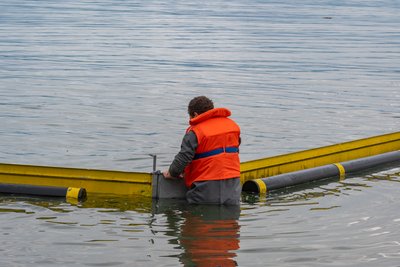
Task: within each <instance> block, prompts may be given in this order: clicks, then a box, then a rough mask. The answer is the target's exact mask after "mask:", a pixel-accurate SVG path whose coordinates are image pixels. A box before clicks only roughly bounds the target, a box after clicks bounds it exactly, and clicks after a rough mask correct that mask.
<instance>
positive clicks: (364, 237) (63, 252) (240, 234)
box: [0, 167, 400, 266]
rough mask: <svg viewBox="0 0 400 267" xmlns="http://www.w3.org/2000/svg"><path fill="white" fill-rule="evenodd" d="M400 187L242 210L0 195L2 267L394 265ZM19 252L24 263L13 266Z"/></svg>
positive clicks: (310, 195) (384, 183) (389, 175)
mask: <svg viewBox="0 0 400 267" xmlns="http://www.w3.org/2000/svg"><path fill="white" fill-rule="evenodd" d="M399 179H400V169H399V168H398V167H394V168H390V169H386V170H383V171H378V170H377V171H372V172H370V173H369V174H365V175H358V174H357V175H354V176H353V177H351V178H348V179H346V180H344V181H339V180H337V179H336V180H325V181H320V182H315V183H310V184H307V185H302V186H298V187H295V188H288V189H285V190H280V191H274V192H272V193H271V194H269V195H267V196H261V197H259V196H255V195H251V194H243V196H242V203H241V206H240V208H238V207H223V206H222V207H220V206H207V205H206V206H202V205H199V206H195V205H188V204H187V203H186V202H185V201H177V200H159V201H153V200H152V199H151V198H146V197H141V196H136V197H135V196H131V197H121V196H115V195H91V197H90V198H88V200H87V201H85V202H83V203H77V204H71V203H67V202H65V201H64V200H61V199H55V198H39V197H20V196H1V197H0V220H1V226H0V234H1V235H2V242H3V243H4V246H3V247H2V248H1V251H2V258H1V259H0V263H1V264H2V265H3V263H4V265H5V266H6V265H7V264H6V263H7V262H8V263H10V262H12V263H15V264H17V265H18V264H20V265H22V266H24V265H27V264H28V263H29V264H34V265H43V263H44V262H46V264H48V265H50V266H56V265H57V266H60V265H62V266H97V265H101V266H132V265H133V266H143V265H152V266H218V265H220V266H266V265H272V266H294V265H298V264H299V263H301V264H302V265H306V266H321V265H325V264H326V265H345V266H350V265H357V266H395V265H396V264H397V261H398V259H399V254H398V251H399V249H400V232H399V229H400V227H399V226H400V224H399V223H400V216H399V215H398V212H397V211H398V207H397V206H398V205H397V203H398V201H400V199H399V196H400V194H398V191H399V190H398V188H397V187H396V185H397V184H398V181H399ZM382 192H384V193H382ZM22 229H23V230H22ZM15 251H23V252H24V254H23V255H20V257H18V259H17V258H16V257H15V255H16V252H15ZM38 255H45V258H46V259H43V258H42V257H39V256H38ZM372 263H373V265H372ZM370 264H371V265H370Z"/></svg>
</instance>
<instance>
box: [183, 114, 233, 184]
mask: <svg viewBox="0 0 400 267" xmlns="http://www.w3.org/2000/svg"><path fill="white" fill-rule="evenodd" d="M230 115H231V112H230V111H229V110H228V109H226V108H214V109H212V110H209V111H207V112H204V113H202V114H200V115H198V116H196V117H195V118H193V119H191V120H190V122H189V123H190V127H189V128H188V129H187V131H186V132H189V131H193V132H194V133H195V134H196V137H197V142H198V146H197V149H196V154H195V157H194V159H193V161H192V162H191V163H190V164H189V165H188V166H187V167H186V169H185V184H186V186H187V187H189V188H190V186H191V185H192V183H193V182H198V181H209V180H223V179H229V178H234V177H239V176H240V160H239V142H240V141H239V139H240V128H239V126H238V125H237V124H236V123H235V122H234V121H233V120H231V119H229V118H228V117H229V116H230Z"/></svg>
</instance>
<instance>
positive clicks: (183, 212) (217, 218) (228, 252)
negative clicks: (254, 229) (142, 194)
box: [153, 200, 240, 266]
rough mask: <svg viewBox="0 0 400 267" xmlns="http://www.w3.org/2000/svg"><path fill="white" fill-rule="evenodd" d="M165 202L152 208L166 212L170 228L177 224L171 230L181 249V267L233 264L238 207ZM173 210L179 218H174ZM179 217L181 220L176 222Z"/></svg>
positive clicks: (235, 248)
mask: <svg viewBox="0 0 400 267" xmlns="http://www.w3.org/2000/svg"><path fill="white" fill-rule="evenodd" d="M167 202H168V201H167ZM167 202H165V201H162V200H161V201H158V202H157V204H156V205H157V208H156V209H157V210H159V211H161V210H162V213H164V214H165V215H167V217H168V220H169V222H170V223H171V224H170V226H171V227H173V226H172V224H175V226H178V227H179V225H180V229H179V230H178V229H176V230H178V231H177V232H175V231H174V232H175V234H176V237H177V238H178V243H179V245H180V246H181V247H182V249H183V250H184V252H183V253H182V254H181V255H180V256H179V259H180V262H181V263H183V264H184V266H237V263H236V261H235V257H236V253H235V251H236V250H237V249H239V230H240V226H239V216H240V206H218V205H189V204H187V203H180V204H179V205H176V204H177V202H174V204H173V205H168V204H167ZM169 203H170V204H172V203H171V202H169ZM165 204H167V206H169V209H168V208H166V207H165ZM163 206H164V208H163ZM153 207H154V206H153ZM173 210H175V212H172V211H173ZM177 211H180V212H179V213H180V216H179V215H178V216H179V217H181V218H177ZM157 213H160V212H157ZM179 219H182V220H183V221H182V223H181V224H179V225H178V224H177V222H178V221H179ZM174 230H175V229H174ZM179 232H180V233H179Z"/></svg>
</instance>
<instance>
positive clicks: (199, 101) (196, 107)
mask: <svg viewBox="0 0 400 267" xmlns="http://www.w3.org/2000/svg"><path fill="white" fill-rule="evenodd" d="M213 108H214V103H213V102H212V100H211V99H209V98H208V97H205V96H197V97H195V98H193V99H192V100H190V102H189V105H188V113H189V115H190V116H192V117H194V113H195V112H196V113H197V114H199V115H200V114H201V113H204V112H206V111H208V110H210V109H213Z"/></svg>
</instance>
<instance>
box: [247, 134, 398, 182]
mask: <svg viewBox="0 0 400 267" xmlns="http://www.w3.org/2000/svg"><path fill="white" fill-rule="evenodd" d="M396 150H400V132H394V133H390V134H384V135H379V136H374V137H370V138H365V139H359V140H354V141H350V142H345V143H340V144H335V145H330V146H325V147H320V148H314V149H310V150H304V151H300V152H295V153H289V154H284V155H279V156H274V157H269V158H264V159H258V160H252V161H247V162H243V163H241V166H240V169H241V170H240V172H241V175H240V176H241V181H242V183H244V182H246V181H248V180H251V179H257V178H263V177H270V176H274V175H278V174H282V173H288V172H293V171H299V170H304V169H309V168H314V167H318V166H323V165H326V164H333V163H337V162H343V161H349V160H353V159H359V158H364V157H369V156H374V155H378V154H382V153H386V152H391V151H396Z"/></svg>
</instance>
